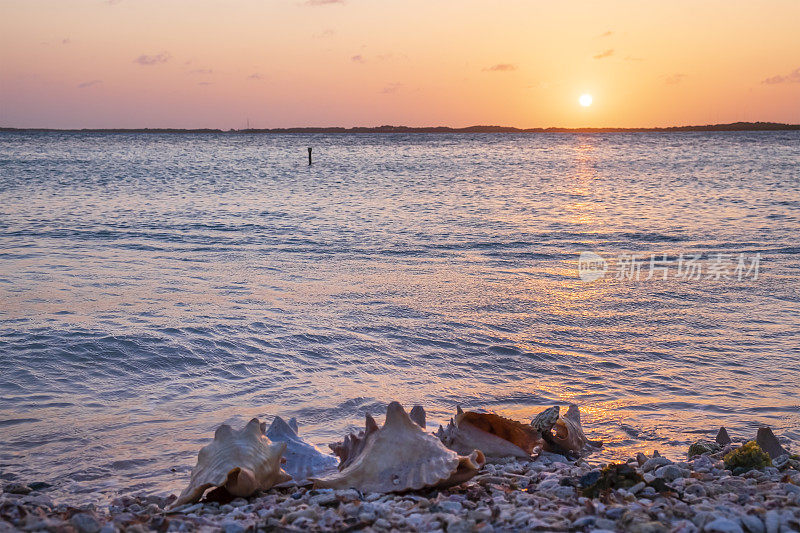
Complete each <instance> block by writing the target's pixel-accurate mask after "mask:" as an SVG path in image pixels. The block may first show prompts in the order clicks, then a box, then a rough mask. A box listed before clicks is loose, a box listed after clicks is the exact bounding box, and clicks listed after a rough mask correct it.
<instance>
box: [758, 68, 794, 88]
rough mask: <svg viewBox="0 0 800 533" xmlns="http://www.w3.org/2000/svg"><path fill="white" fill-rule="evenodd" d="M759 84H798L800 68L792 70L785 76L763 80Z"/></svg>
mask: <svg viewBox="0 0 800 533" xmlns="http://www.w3.org/2000/svg"><path fill="white" fill-rule="evenodd" d="M761 83H766V84H767V85H776V84H778V83H800V68H796V69H794V70H793V71H791V72H790V73H789V74H787V75H785V76H781V75H777V76H771V77H769V78H767V79H765V80H762V82H761Z"/></svg>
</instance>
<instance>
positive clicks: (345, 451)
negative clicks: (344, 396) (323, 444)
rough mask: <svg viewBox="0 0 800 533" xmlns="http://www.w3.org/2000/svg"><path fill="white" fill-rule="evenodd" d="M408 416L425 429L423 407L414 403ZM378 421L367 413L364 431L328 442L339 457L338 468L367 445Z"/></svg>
mask: <svg viewBox="0 0 800 533" xmlns="http://www.w3.org/2000/svg"><path fill="white" fill-rule="evenodd" d="M408 417H409V418H410V419H411V420H412V421H413V422H414V423H415V424H417V425H418V426H419V427H421V428H422V429H425V409H424V408H423V407H422V406H421V405H415V406H414V407H413V408H412V409H411V412H409V413H408ZM378 429H379V426H378V423H377V422H375V419H374V418H372V415H370V414H369V413H367V415H366V417H365V420H364V431H359V432H358V433H350V434H348V435H345V437H344V440H342V441H341V442H336V443H334V444H329V445H328V447H329V448H330V449H331V450H332V451H333V453H334V454H335V455H336V456H337V457H338V458H339V470H344V469H345V468H347V467H348V466H350V463H352V462H353V461H354V460H355V458H356V457H357V456H358V454H360V453H361V452H362V451H363V450H364V447H365V446H366V445H367V440H368V439H369V437H370V435H372V434H374V433H375V432H376V431H378Z"/></svg>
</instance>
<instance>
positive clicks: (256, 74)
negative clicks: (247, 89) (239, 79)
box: [247, 72, 264, 80]
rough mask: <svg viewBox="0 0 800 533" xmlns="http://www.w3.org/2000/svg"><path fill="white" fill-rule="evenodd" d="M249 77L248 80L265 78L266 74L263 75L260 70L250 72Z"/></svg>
mask: <svg viewBox="0 0 800 533" xmlns="http://www.w3.org/2000/svg"><path fill="white" fill-rule="evenodd" d="M247 79H248V80H263V79H264V76H262V75H261V74H259V73H258V72H254V73H252V74H250V75H249V76H247Z"/></svg>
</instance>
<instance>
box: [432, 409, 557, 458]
mask: <svg viewBox="0 0 800 533" xmlns="http://www.w3.org/2000/svg"><path fill="white" fill-rule="evenodd" d="M456 409H457V411H456V416H455V419H451V420H450V423H449V424H448V425H447V428H442V427H441V426H439V431H438V432H437V433H436V435H437V436H438V437H439V439H440V440H441V441H442V442H443V443H444V445H445V446H447V447H448V448H450V449H451V450H454V451H455V452H457V453H467V452H468V450H473V449H478V450H480V451H482V452H483V453H484V455H486V456H487V457H493V458H502V457H519V458H523V459H530V458H531V455H532V454H533V450H534V448H536V447H537V446H541V445H542V444H543V441H542V437H541V434H540V433H539V432H538V431H536V430H535V429H534V428H532V427H531V426H528V425H525V424H522V423H520V422H517V421H516V420H511V419H509V418H505V417H503V416H500V415H498V414H495V413H478V412H474V411H467V412H466V413H465V412H464V411H462V410H461V408H460V407H457V408H456Z"/></svg>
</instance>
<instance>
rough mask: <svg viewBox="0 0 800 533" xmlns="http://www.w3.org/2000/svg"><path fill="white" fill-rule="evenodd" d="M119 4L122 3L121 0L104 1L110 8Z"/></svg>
mask: <svg viewBox="0 0 800 533" xmlns="http://www.w3.org/2000/svg"><path fill="white" fill-rule="evenodd" d="M120 2H122V0H106V4H108V5H110V6H115V5H117V4H119V3H120Z"/></svg>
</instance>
